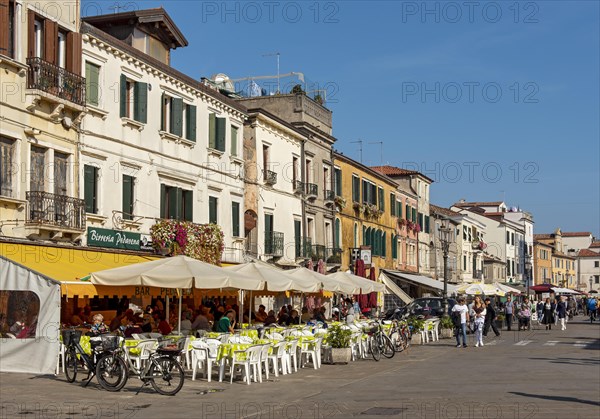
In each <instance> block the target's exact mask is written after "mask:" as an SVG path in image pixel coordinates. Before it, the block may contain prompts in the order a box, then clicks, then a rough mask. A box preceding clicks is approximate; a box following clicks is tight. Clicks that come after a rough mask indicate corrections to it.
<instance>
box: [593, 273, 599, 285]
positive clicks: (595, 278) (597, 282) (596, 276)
mask: <svg viewBox="0 0 600 419" xmlns="http://www.w3.org/2000/svg"><path fill="white" fill-rule="evenodd" d="M594 282H595V283H596V284H600V275H594Z"/></svg>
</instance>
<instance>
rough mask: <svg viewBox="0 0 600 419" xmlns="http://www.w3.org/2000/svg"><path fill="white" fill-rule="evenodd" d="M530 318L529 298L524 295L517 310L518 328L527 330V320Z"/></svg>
mask: <svg viewBox="0 0 600 419" xmlns="http://www.w3.org/2000/svg"><path fill="white" fill-rule="evenodd" d="M530 319H531V307H530V306H529V299H528V298H527V297H525V299H524V300H523V303H522V304H521V309H520V310H519V330H528V329H529V321H530Z"/></svg>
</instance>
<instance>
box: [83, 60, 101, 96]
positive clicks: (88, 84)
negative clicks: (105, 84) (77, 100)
mask: <svg viewBox="0 0 600 419" xmlns="http://www.w3.org/2000/svg"><path fill="white" fill-rule="evenodd" d="M99 79H100V67H98V66H97V65H95V64H92V63H90V62H87V61H86V63H85V96H86V102H87V103H89V104H92V105H96V106H97V105H98V103H99V95H98V93H99V91H100V86H99V84H98V83H99Z"/></svg>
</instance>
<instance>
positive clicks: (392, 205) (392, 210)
mask: <svg viewBox="0 0 600 419" xmlns="http://www.w3.org/2000/svg"><path fill="white" fill-rule="evenodd" d="M390 213H391V214H392V217H395V216H396V194H394V193H390Z"/></svg>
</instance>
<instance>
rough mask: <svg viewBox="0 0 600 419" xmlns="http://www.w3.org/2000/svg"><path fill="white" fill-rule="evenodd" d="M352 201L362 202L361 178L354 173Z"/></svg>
mask: <svg viewBox="0 0 600 419" xmlns="http://www.w3.org/2000/svg"><path fill="white" fill-rule="evenodd" d="M352 202H360V179H359V178H358V176H356V175H352Z"/></svg>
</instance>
